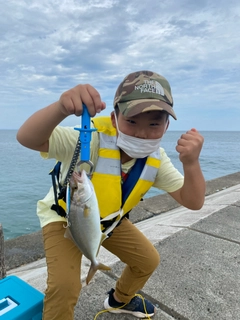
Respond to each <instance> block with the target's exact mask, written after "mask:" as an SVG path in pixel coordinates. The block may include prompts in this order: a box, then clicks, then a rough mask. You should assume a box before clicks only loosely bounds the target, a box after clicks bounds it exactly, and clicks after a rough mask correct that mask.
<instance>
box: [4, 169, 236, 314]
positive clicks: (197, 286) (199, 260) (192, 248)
mask: <svg viewBox="0 0 240 320" xmlns="http://www.w3.org/2000/svg"><path fill="white" fill-rule="evenodd" d="M216 180H217V181H215V180H214V181H212V182H208V184H207V195H206V200H205V204H204V206H203V208H202V209H201V210H199V211H191V210H188V209H185V208H183V207H179V206H177V205H176V204H175V203H172V201H171V200H169V201H170V202H168V201H167V202H168V205H169V206H170V209H169V210H168V209H167V206H166V205H165V206H164V205H163V206H162V205H160V203H161V202H162V201H164V199H166V196H167V195H162V196H157V197H154V199H153V198H151V199H146V200H144V201H143V202H142V203H141V204H140V205H139V206H138V208H136V209H135V213H134V214H136V212H137V210H139V212H140V213H141V214H142V215H143V217H144V218H143V220H142V221H139V222H137V223H136V225H137V226H138V228H139V229H140V230H141V231H142V232H143V233H144V234H145V235H146V236H147V237H148V238H149V239H150V240H151V241H152V242H153V243H154V245H155V247H156V248H157V250H158V252H159V253H160V255H161V263H160V265H159V267H158V268H157V270H156V271H155V272H154V274H153V275H152V277H151V278H150V279H149V281H148V282H147V284H146V285H145V287H144V288H143V289H142V291H141V292H140V293H141V294H142V295H143V296H145V297H147V298H148V299H149V300H151V301H152V302H153V303H154V304H155V305H156V306H157V308H158V312H157V314H156V315H155V317H154V319H156V320H160V319H161V320H170V319H179V320H208V319H209V320H210V319H211V320H240V299H239V296H240V172H239V173H236V174H235V175H229V176H226V177H222V178H220V179H216ZM224 182H225V183H224ZM210 185H212V188H210ZM171 203H172V204H171ZM165 204H166V202H165ZM163 208H164V210H165V212H160V211H161V210H163ZM159 213H161V214H159ZM146 215H147V219H146ZM138 218H139V217H138ZM133 219H134V217H133ZM35 237H36V239H38V242H39V243H41V236H40V235H39V233H36V234H35ZM8 241H10V240H8ZM36 241H37V240H36ZM13 242H14V241H13ZM13 242H12V243H13ZM6 243H7V241H6ZM15 245H16V246H17V241H16V240H15ZM38 245H39V244H38ZM6 248H7V249H6V251H7V250H8V248H9V246H8V245H7V246H6ZM13 249H14V246H13V245H12V247H11V248H10V251H11V250H13ZM21 250H24V249H23V248H21ZM39 250H40V251H41V250H42V249H41V245H39ZM16 251H17V248H15V252H16ZM25 252H28V250H27V249H26V248H25ZM31 254H32V251H31ZM41 254H42V253H40V255H39V257H41ZM8 255H9V253H7V254H6V256H7V257H8V259H6V260H7V261H8V262H7V263H8V271H7V274H8V275H10V274H14V275H16V276H18V277H20V278H21V279H23V280H24V281H26V282H28V283H29V284H30V285H32V286H33V287H35V288H36V289H38V290H40V291H42V292H44V290H45V287H46V276H47V272H46V263H45V259H44V258H41V259H39V260H37V261H34V262H30V263H27V264H25V265H22V266H19V267H17V268H15V267H9V266H10V265H11V263H12V265H14V264H15V265H16V260H15V262H14V261H12V262H11V263H10V260H9V256H8ZM36 255H37V254H36ZM12 260H14V259H12ZM17 260H18V261H20V260H19V258H17ZM99 261H101V262H103V263H104V264H107V265H109V266H111V268H112V269H111V271H110V272H98V273H97V274H96V275H95V277H94V278H93V279H92V281H91V282H90V284H89V285H88V286H85V285H84V286H83V289H82V292H81V295H80V297H79V301H78V304H77V306H76V309H75V319H78V320H83V319H84V320H85V319H86V320H88V319H89V320H93V319H95V318H94V317H95V315H96V314H97V313H98V312H99V311H100V310H102V309H103V301H104V300H105V298H106V297H107V294H106V292H107V291H108V290H110V289H111V288H112V287H114V285H115V281H116V279H117V278H118V277H119V276H120V274H121V270H122V268H123V266H124V265H123V263H122V262H121V261H119V260H118V258H116V257H115V256H113V255H112V254H110V253H109V252H108V251H106V250H105V249H104V248H101V250H100V253H99ZM89 266H90V265H89V262H88V260H87V259H84V260H83V266H82V281H83V283H84V281H85V278H86V274H87V271H88V269H89ZM108 319H113V320H114V319H124V320H126V319H129V320H130V319H135V318H134V317H132V316H130V315H114V314H110V313H102V314H99V316H98V317H97V320H108Z"/></svg>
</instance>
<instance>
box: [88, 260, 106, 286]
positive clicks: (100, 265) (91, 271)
mask: <svg viewBox="0 0 240 320" xmlns="http://www.w3.org/2000/svg"><path fill="white" fill-rule="evenodd" d="M97 270H105V271H106V270H111V268H110V267H108V266H105V265H104V264H103V263H98V264H97V265H94V264H93V263H92V264H91V267H90V269H89V271H88V275H87V278H86V284H89V282H90V281H91V279H92V278H93V276H94V275H95V273H96V272H97Z"/></svg>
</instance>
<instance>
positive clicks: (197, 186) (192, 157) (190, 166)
mask: <svg viewBox="0 0 240 320" xmlns="http://www.w3.org/2000/svg"><path fill="white" fill-rule="evenodd" d="M203 140H204V139H203V137H202V136H201V135H200V134H199V133H198V132H197V130H196V129H191V130H190V131H187V132H186V134H183V135H182V136H181V138H180V139H179V140H178V145H177V147H176V150H177V151H178V152H179V159H180V161H181V162H182V164H183V171H184V183H183V186H182V188H180V189H179V190H177V191H175V192H171V193H170V195H171V196H172V197H173V198H174V199H175V200H176V201H177V202H179V203H180V204H181V205H183V206H185V207H187V208H189V209H192V210H199V209H201V207H202V206H203V203H204V198H205V188H206V186H205V180H204V177H203V174H202V171H201V168H200V164H199V155H200V152H201V149H202V145H203Z"/></svg>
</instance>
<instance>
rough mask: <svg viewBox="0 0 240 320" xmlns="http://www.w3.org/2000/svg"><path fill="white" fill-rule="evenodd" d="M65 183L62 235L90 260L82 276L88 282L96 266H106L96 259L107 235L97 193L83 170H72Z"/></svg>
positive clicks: (98, 267)
mask: <svg viewBox="0 0 240 320" xmlns="http://www.w3.org/2000/svg"><path fill="white" fill-rule="evenodd" d="M69 186H70V209H69V212H68V214H67V220H68V227H67V230H66V232H65V237H67V238H70V239H72V240H73V241H74V243H75V244H76V245H77V247H78V248H79V250H80V251H81V252H82V253H83V254H84V256H85V257H86V258H88V259H89V260H90V261H91V267H90V269H89V272H88V275H87V278H86V283H87V284H88V283H89V282H90V280H91V279H92V277H93V276H94V274H95V273H96V271H97V270H110V268H109V267H107V266H105V265H104V264H102V263H99V262H98V261H97V255H98V252H99V249H100V246H101V243H102V242H103V241H104V240H105V239H106V238H107V236H106V235H105V234H103V233H102V231H101V227H100V214H99V207H98V201H97V197H96V194H95V191H94V187H93V185H92V182H91V181H90V180H89V178H88V177H87V174H86V172H85V171H84V170H82V171H81V172H73V174H72V177H71V179H70V182H69Z"/></svg>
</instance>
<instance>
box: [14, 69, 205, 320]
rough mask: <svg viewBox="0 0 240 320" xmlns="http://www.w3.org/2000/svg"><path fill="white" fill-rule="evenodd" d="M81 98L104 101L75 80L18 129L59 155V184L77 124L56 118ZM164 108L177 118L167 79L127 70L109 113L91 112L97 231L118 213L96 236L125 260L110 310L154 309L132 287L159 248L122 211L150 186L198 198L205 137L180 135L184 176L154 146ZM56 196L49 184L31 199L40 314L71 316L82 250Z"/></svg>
mask: <svg viewBox="0 0 240 320" xmlns="http://www.w3.org/2000/svg"><path fill="white" fill-rule="evenodd" d="M82 103H84V104H85V105H86V106H87V108H88V111H89V113H90V115H91V116H92V117H94V116H95V115H96V113H99V112H101V111H102V110H103V109H105V107H106V105H105V103H104V102H103V101H102V100H101V97H100V95H99V93H98V92H97V90H96V89H95V88H93V87H92V86H91V85H88V84H86V85H78V86H76V87H75V88H72V89H70V90H68V91H66V92H65V93H63V94H62V96H61V97H60V100H59V101H57V102H55V103H53V104H51V105H49V106H48V107H46V108H44V109H41V110H39V111H38V112H36V113H35V114H33V115H32V116H31V117H30V118H29V119H28V120H27V121H26V122H25V123H24V124H23V125H22V127H21V128H20V129H19V131H18V134H17V139H18V141H19V142H20V143H21V144H22V145H24V146H26V147H28V148H31V149H34V150H37V151H40V152H41V155H42V157H43V158H55V159H57V160H59V161H61V173H60V183H61V184H63V182H64V179H65V178H66V175H67V171H68V170H69V166H70V164H71V160H72V157H73V153H74V150H75V147H76V144H77V141H78V132H77V131H76V130H74V129H73V128H66V127H65V128H64V127H60V126H58V124H59V123H60V122H61V121H62V120H63V119H65V118H66V117H67V116H69V115H71V114H74V115H76V116H80V115H81V114H82ZM169 115H170V116H172V117H173V118H174V119H176V115H175V113H174V111H173V99H172V95H171V88H170V85H169V83H168V82H167V80H166V79H165V78H164V77H162V76H160V75H158V74H156V73H154V72H151V71H139V72H134V73H131V74H129V75H128V76H127V77H125V79H124V80H123V81H122V83H121V84H120V85H119V87H118V89H117V92H116V94H115V99H114V111H112V113H111V115H110V117H96V118H93V123H94V126H95V127H96V128H97V129H98V132H94V133H93V136H92V142H91V161H92V162H93V164H94V172H93V176H92V182H93V185H94V188H95V192H96V195H97V198H98V202H99V207H100V215H101V219H103V218H104V220H105V221H102V229H103V231H109V230H111V227H112V226H113V225H114V222H115V221H116V217H115V218H113V219H112V218H111V219H106V218H107V217H108V216H109V215H110V214H112V213H113V212H118V211H119V212H122V213H123V217H122V218H121V220H120V223H118V224H117V225H116V226H115V228H113V230H111V232H110V233H109V238H108V239H106V240H105V241H104V242H103V243H102V245H103V246H104V247H105V248H106V249H107V250H109V251H111V252H112V253H113V254H115V255H116V256H118V257H119V258H120V259H121V260H122V261H123V262H124V263H126V267H125V269H124V270H123V273H122V275H121V277H120V278H119V280H118V281H117V283H116V287H115V289H111V290H110V291H109V296H108V297H107V298H106V300H105V302H104V307H105V308H106V309H107V310H109V311H110V312H115V313H130V314H132V315H134V316H136V317H138V318H145V317H146V316H153V315H154V313H155V308H154V306H153V305H152V303H151V302H150V301H148V300H146V299H144V301H143V300H142V299H141V298H139V297H138V296H137V295H135V293H136V292H137V291H138V290H140V289H142V288H143V286H144V284H145V283H146V281H147V280H148V278H149V277H150V276H151V274H152V273H153V271H154V270H155V269H156V267H157V266H158V264H159V254H158V252H157V251H156V249H155V248H154V247H153V245H152V244H151V243H150V241H149V240H148V239H147V238H146V237H145V236H144V235H143V234H142V233H141V232H140V231H139V230H138V229H137V228H136V227H135V226H134V225H133V224H132V223H131V222H130V221H129V220H128V219H127V216H128V213H129V212H130V210H131V209H132V208H133V207H134V206H135V205H136V204H137V203H138V202H139V201H140V199H141V198H142V196H143V195H144V194H145V193H146V192H147V191H148V190H149V188H150V187H151V186H154V187H157V188H159V189H163V190H165V191H166V192H168V193H169V194H170V195H171V196H172V197H173V198H174V199H175V200H176V201H177V202H179V203H180V204H181V205H183V206H185V207H187V208H189V209H193V210H198V209H200V208H201V207H202V205H203V202H204V195H205V181H204V178H203V175H202V172H201V168H200V164H199V154H200V151H201V148H202V144H203V137H202V136H201V135H200V134H199V133H198V132H197V130H196V129H191V130H189V131H187V132H186V133H185V134H182V136H181V137H180V139H179V140H178V143H177V147H176V150H177V151H178V153H179V159H180V161H181V162H182V165H183V171H184V177H183V176H182V175H181V174H180V173H179V172H178V171H177V170H176V169H175V168H174V167H173V165H172V164H171V161H170V159H169V158H168V157H167V155H166V153H165V152H164V150H163V149H162V148H160V147H159V143H160V139H161V138H162V136H163V134H164V133H165V132H166V130H167V128H168V125H169ZM139 164H140V167H141V169H139V168H138V166H139ZM136 168H138V169H136ZM134 171H135V174H134V175H133V174H132V172H134ZM136 172H137V173H136ZM136 175H137V179H136V178H135V177H136ZM128 178H129V179H128ZM134 179H136V180H137V181H135V182H134V183H133V184H134V185H133V186H132V187H130V190H128V193H127V196H126V192H127V191H126V190H125V189H126V188H125V186H126V183H127V182H129V181H134ZM128 188H129V187H128ZM54 203H55V200H54V190H53V188H51V189H50V191H49V193H48V194H47V196H46V197H45V198H44V199H43V200H41V201H39V202H38V206H37V213H38V216H39V218H40V223H41V227H42V229H43V237H44V248H45V253H46V261H47V267H48V280H47V290H46V295H45V300H44V312H43V314H44V315H43V319H44V320H54V319H57V320H61V319H63V320H68V319H69V320H70V319H71V320H72V319H73V317H74V306H75V304H76V303H77V300H78V296H79V293H80V290H81V283H80V265H81V257H82V254H81V252H80V251H79V250H78V248H77V247H76V246H75V245H74V243H73V242H72V241H71V240H69V239H66V238H64V232H65V229H64V226H63V222H64V221H66V220H65V218H64V217H63V216H60V215H59V214H58V213H57V211H58V210H56V206H55V209H54ZM120 209H122V210H120ZM106 220H107V221H106ZM144 307H146V309H145V308H144ZM111 308H116V309H115V310H112V309H111ZM146 312H147V313H146Z"/></svg>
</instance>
